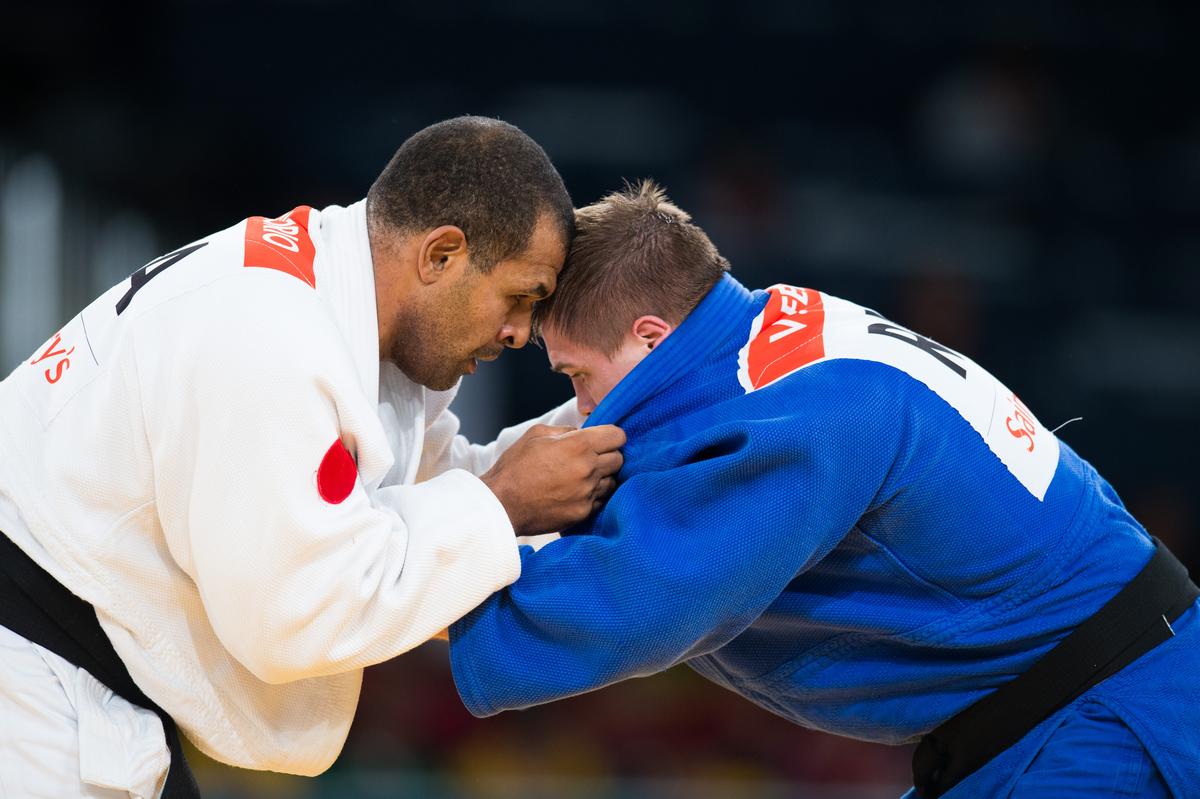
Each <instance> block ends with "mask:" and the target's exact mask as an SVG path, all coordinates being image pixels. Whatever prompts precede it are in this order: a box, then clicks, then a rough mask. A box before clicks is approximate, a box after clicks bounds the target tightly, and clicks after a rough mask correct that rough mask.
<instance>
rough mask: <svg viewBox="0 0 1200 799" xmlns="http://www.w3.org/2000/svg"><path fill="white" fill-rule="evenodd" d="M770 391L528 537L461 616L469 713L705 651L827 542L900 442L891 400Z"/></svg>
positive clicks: (454, 661) (879, 477)
mask: <svg viewBox="0 0 1200 799" xmlns="http://www.w3.org/2000/svg"><path fill="white" fill-rule="evenodd" d="M760 393H762V394H764V395H767V394H770V393H773V392H772V390H771V389H767V390H764V391H762V392H760ZM749 399H750V398H742V402H746V401H747V400H749ZM762 399H763V401H760V402H757V403H756V410H755V413H754V416H755V417H756V418H753V419H750V420H745V419H743V420H738V421H732V422H724V423H718V424H715V425H708V426H704V427H702V428H701V429H699V430H697V431H696V432H695V434H693V435H690V436H688V437H686V438H684V439H682V440H677V441H678V443H674V444H669V445H666V446H664V447H663V448H662V449H661V450H660V451H657V452H655V453H654V455H653V456H650V457H649V458H647V459H645V462H643V463H642V464H641V465H640V467H639V469H638V472H637V473H636V474H634V475H633V476H632V477H629V478H628V479H627V480H626V481H625V482H624V483H622V485H621V486H620V487H619V488H618V489H617V491H616V492H615V493H614V495H613V497H612V498H611V500H610V501H609V503H608V505H607V506H606V507H605V508H604V510H603V511H601V513H600V514H599V516H597V517H596V518H595V519H594V520H593V522H592V523H591V525H590V527H589V528H588V529H587V530H585V534H582V535H573V536H568V537H564V538H563V539H561V540H558V541H554V542H552V543H550V544H548V545H547V546H545V547H544V548H542V549H541V550H540V551H538V552H532V551H529V552H526V553H525V554H524V557H523V562H522V576H521V578H520V579H519V580H518V581H517V582H516V583H515V584H513V585H512V586H510V587H509V588H507V589H505V590H502V591H500V592H498V593H496V594H493V595H492V596H491V597H490V598H489V599H488V600H486V601H485V602H484V603H483V604H482V605H481V606H479V607H478V608H476V609H475V610H474V611H472V612H471V613H469V614H468V615H467V616H465V617H464V618H463V619H462V620H460V621H459V622H457V623H456V624H454V625H453V626H452V627H451V629H450V641H451V646H450V658H451V666H452V669H453V673H454V679H455V682H456V684H457V686H458V691H459V694H460V696H461V697H462V700H463V702H464V704H465V705H466V706H467V708H468V709H469V710H470V711H471V712H472V713H473V714H475V715H477V716H486V715H491V714H494V713H498V712H500V711H502V710H506V709H514V708H523V707H528V706H531V705H535V704H540V703H543V702H549V701H552V700H555V699H561V698H565V697H568V696H572V695H575V694H579V693H583V692H585V691H590V690H594V689H596V688H599V687H602V686H605V685H608V684H611V683H614V682H617V681H619V680H623V679H627V678H629V677H639V676H645V675H649V674H652V673H654V672H657V671H661V670H663V669H666V668H668V667H670V666H672V665H674V664H676V663H679V662H681V661H684V660H687V659H689V658H692V657H695V656H698V655H701V654H705V653H707V652H711V651H713V650H715V649H717V648H719V647H721V646H723V645H724V644H725V643H727V642H728V641H730V640H731V639H732V638H734V637H735V636H737V635H738V634H739V633H741V632H742V631H743V630H744V629H746V628H747V627H748V626H749V625H750V624H751V623H753V621H754V620H755V619H756V618H757V617H758V616H759V615H760V614H761V613H762V612H763V611H764V610H765V609H766V608H767V607H768V606H769V605H770V604H771V603H772V602H773V601H774V600H775V598H776V597H777V596H778V595H779V594H780V592H781V591H782V590H783V589H784V588H785V587H786V586H787V584H788V583H789V582H791V581H792V580H793V579H794V578H795V577H796V575H797V574H799V573H801V572H803V571H804V570H805V569H806V568H808V567H809V566H810V565H811V564H813V563H815V562H817V561H818V560H819V559H821V558H823V557H824V556H825V555H826V554H828V553H829V551H830V550H832V549H833V547H834V546H835V545H836V544H837V542H838V541H840V540H841V538H842V537H843V536H844V535H845V534H846V533H847V532H848V531H849V530H850V529H851V527H852V526H853V525H854V524H855V523H856V521H857V520H858V519H859V518H860V517H861V516H862V515H863V513H864V512H866V511H867V510H868V509H869V508H870V507H871V506H872V504H873V503H874V502H875V501H876V496H877V495H878V494H879V493H880V488H881V485H882V484H883V482H884V480H885V477H886V474H887V472H888V469H889V468H890V466H891V463H892V462H893V460H894V459H895V457H896V453H897V443H896V441H895V440H893V441H891V442H889V441H884V440H881V437H887V436H889V435H890V436H891V437H893V438H897V437H898V436H899V435H902V434H901V433H899V432H898V431H896V430H893V431H892V432H891V433H890V434H881V433H880V428H886V425H881V424H880V423H879V419H880V418H881V417H882V416H883V415H882V414H876V417H875V420H872V419H870V418H869V417H867V418H864V416H863V415H860V414H859V413H854V414H847V413H840V414H839V413H837V412H834V411H833V410H830V411H829V412H825V413H812V412H806V413H804V414H803V415H802V416H799V417H798V416H797V415H796V414H795V411H794V410H790V411H789V410H788V408H794V407H795V405H796V404H797V403H795V402H794V401H792V402H788V403H778V402H775V403H773V402H771V401H770V398H769V397H766V396H764V397H763V398H762ZM814 399H816V400H818V401H820V399H821V398H820V397H816V398H814ZM830 400H831V401H833V400H834V397H832V396H831V397H830ZM747 404H749V403H747ZM789 414H791V415H790V416H789Z"/></svg>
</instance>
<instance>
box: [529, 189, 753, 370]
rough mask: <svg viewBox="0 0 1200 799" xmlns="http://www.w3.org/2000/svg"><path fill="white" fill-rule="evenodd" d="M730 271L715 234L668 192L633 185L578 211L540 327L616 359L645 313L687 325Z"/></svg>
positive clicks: (542, 306)
mask: <svg viewBox="0 0 1200 799" xmlns="http://www.w3.org/2000/svg"><path fill="white" fill-rule="evenodd" d="M727 271H729V262H728V261H726V260H725V259H724V258H723V257H722V256H721V254H720V253H719V252H717V248H716V246H714V245H713V243H712V241H711V240H710V239H709V238H708V235H707V234H705V232H704V231H703V230H701V229H700V228H699V227H698V226H697V225H695V224H693V223H692V218H691V217H690V216H688V214H686V213H685V212H684V211H682V210H681V209H680V208H679V207H678V206H676V205H674V204H673V203H672V202H671V201H670V200H669V199H667V195H666V192H664V191H663V189H662V188H661V187H659V186H658V185H657V184H655V183H654V182H653V181H650V180H643V181H641V182H640V183H637V184H626V186H625V188H624V190H623V191H618V192H614V193H612V194H610V195H608V196H607V197H605V198H604V199H602V200H600V202H598V203H595V204H594V205H589V206H587V207H586V208H580V209H579V210H578V211H576V212H575V238H574V240H573V241H572V243H571V249H570V251H569V252H568V254H567V261H566V263H565V264H564V265H563V270H562V273H561V274H560V275H559V278H558V287H557V288H556V289H555V290H554V293H553V294H551V295H550V296H549V297H547V298H546V299H544V300H542V301H540V302H538V303H537V304H536V305H535V306H534V309H533V314H534V330H535V331H536V332H537V334H538V335H539V336H540V334H541V331H542V330H543V329H545V328H546V327H552V328H554V329H555V330H556V331H558V332H560V333H562V334H563V335H564V336H566V337H567V338H570V339H571V340H572V341H575V342H577V343H580V344H584V345H586V346H588V347H591V348H593V349H595V350H598V351H599V352H602V353H604V354H605V355H612V354H613V353H614V352H616V351H617V349H618V348H619V347H620V346H621V340H622V339H623V338H624V336H625V333H626V332H627V331H628V330H629V328H630V326H631V325H632V324H633V322H634V320H636V319H637V318H638V317H639V316H644V315H646V314H654V315H655V316H661V317H662V318H663V319H665V320H666V321H668V322H670V323H672V324H675V325H677V324H679V323H680V322H682V321H683V320H684V319H685V318H686V317H687V315H688V314H689V313H691V312H692V309H693V308H695V307H696V306H697V305H698V304H699V303H700V300H702V299H703V298H704V295H705V294H707V293H708V292H709V290H710V289H711V288H712V287H713V286H714V285H716V283H717V281H719V280H720V279H721V276H722V275H723V274H724V273H725V272H727Z"/></svg>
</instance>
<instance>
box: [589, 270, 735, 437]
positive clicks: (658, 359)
mask: <svg viewBox="0 0 1200 799" xmlns="http://www.w3.org/2000/svg"><path fill="white" fill-rule="evenodd" d="M752 304H753V300H752V297H751V295H750V292H749V291H748V290H747V289H746V287H745V286H743V285H742V284H741V283H739V282H738V281H737V280H735V279H734V278H733V277H732V276H730V275H729V274H725V275H724V276H722V278H721V280H720V281H719V282H718V283H717V284H716V285H715V286H713V287H712V288H711V289H710V290H709V292H708V294H706V295H705V296H704V299H703V300H701V301H700V304H699V305H697V306H696V308H695V310H693V311H692V312H691V313H690V314H688V316H687V318H686V319H684V320H683V322H682V323H681V324H680V325H679V327H677V328H676V329H675V330H674V332H672V333H671V335H669V336H667V339H666V341H664V342H663V343H662V344H661V345H659V346H658V347H656V348H655V349H654V350H653V351H652V352H651V353H650V354H649V355H647V356H646V357H645V358H643V359H642V361H641V363H639V364H638V365H637V366H635V367H634V368H633V369H632V371H630V372H629V374H627V375H625V377H624V378H623V379H622V380H621V382H620V383H617V385H616V387H614V388H613V390H612V391H610V392H609V393H608V396H606V397H605V398H604V399H603V400H602V401H601V402H600V404H599V405H597V406H596V409H595V410H594V411H592V413H591V415H590V416H588V418H587V422H586V423H585V424H584V427H592V426H595V425H598V424H615V423H618V422H620V421H621V419H623V418H625V417H626V416H628V415H629V413H630V412H631V411H633V410H634V409H635V408H636V407H637V406H638V405H639V404H640V403H641V402H642V401H643V400H645V399H647V398H649V397H653V396H654V395H655V394H657V393H658V392H659V391H661V390H662V389H664V388H666V387H667V386H668V385H670V384H671V383H673V382H674V381H675V380H677V379H678V378H679V377H680V376H681V375H683V374H684V373H686V372H687V371H688V370H689V369H691V368H692V367H693V366H695V365H696V364H699V363H703V362H704V360H705V359H706V358H707V357H708V355H709V353H711V352H712V351H713V350H714V349H715V348H716V347H718V346H719V345H720V344H722V343H723V342H725V341H727V340H728V339H729V337H730V336H732V335H734V334H736V333H737V332H739V331H742V330H744V329H745V327H746V322H747V314H748V313H749V311H750V309H751V306H752Z"/></svg>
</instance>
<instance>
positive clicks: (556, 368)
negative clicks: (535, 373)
mask: <svg viewBox="0 0 1200 799" xmlns="http://www.w3.org/2000/svg"><path fill="white" fill-rule="evenodd" d="M568 369H576V370H578V369H579V367H578V366H576V365H575V364H573V363H570V362H565V363H552V364H550V371H551V372H558V373H559V374H562V373H564V372H566V371H567V370H568Z"/></svg>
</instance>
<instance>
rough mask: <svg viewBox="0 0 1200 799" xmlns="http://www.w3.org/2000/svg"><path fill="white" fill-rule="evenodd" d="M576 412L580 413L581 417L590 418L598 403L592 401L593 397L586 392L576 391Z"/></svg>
mask: <svg viewBox="0 0 1200 799" xmlns="http://www.w3.org/2000/svg"><path fill="white" fill-rule="evenodd" d="M575 410H577V411H579V415H580V416H590V415H591V413H592V411H594V410H596V403H595V402H594V401H593V400H592V395H591V394H589V393H587V392H586V391H580V390H578V389H577V390H576V391H575Z"/></svg>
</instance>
